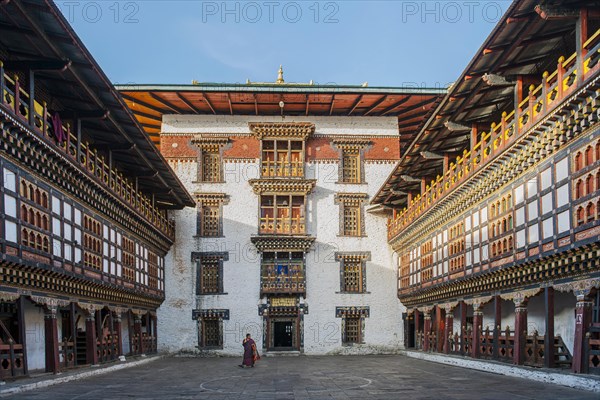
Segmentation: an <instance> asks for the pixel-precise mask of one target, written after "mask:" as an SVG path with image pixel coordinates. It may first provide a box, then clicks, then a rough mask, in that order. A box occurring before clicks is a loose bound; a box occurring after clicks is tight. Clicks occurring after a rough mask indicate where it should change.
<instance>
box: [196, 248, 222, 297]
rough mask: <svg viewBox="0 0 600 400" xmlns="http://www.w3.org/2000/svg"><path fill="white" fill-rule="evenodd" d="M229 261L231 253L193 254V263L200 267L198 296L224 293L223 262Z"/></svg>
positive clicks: (197, 281)
mask: <svg viewBox="0 0 600 400" xmlns="http://www.w3.org/2000/svg"><path fill="white" fill-rule="evenodd" d="M228 259H229V253H192V261H196V263H197V266H198V276H197V278H196V294H197V295H205V294H224V293H223V261H227V260H228Z"/></svg>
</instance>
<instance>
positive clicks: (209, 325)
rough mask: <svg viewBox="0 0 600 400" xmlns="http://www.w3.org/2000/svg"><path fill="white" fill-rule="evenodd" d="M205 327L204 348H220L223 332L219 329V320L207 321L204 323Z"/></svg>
mask: <svg viewBox="0 0 600 400" xmlns="http://www.w3.org/2000/svg"><path fill="white" fill-rule="evenodd" d="M202 322H203V325H204V330H203V336H204V346H206V347H218V346H220V344H221V343H220V342H221V332H220V331H221V330H220V329H219V320H218V319H205V320H203V321H202Z"/></svg>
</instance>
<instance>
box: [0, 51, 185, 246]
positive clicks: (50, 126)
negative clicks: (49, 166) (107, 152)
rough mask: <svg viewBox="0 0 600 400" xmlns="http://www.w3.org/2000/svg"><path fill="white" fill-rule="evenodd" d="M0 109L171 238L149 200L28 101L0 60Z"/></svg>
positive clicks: (40, 106) (164, 219) (43, 108)
mask: <svg viewBox="0 0 600 400" xmlns="http://www.w3.org/2000/svg"><path fill="white" fill-rule="evenodd" d="M0 94H1V97H0V106H3V107H4V108H5V109H7V110H8V111H10V112H11V113H12V114H14V115H15V116H16V117H17V118H18V119H19V120H20V121H21V122H23V123H25V124H28V125H29V127H30V128H31V129H32V130H33V131H34V132H35V133H36V134H38V135H39V136H40V137H42V138H44V139H45V142H46V143H49V144H51V145H52V146H53V147H54V148H56V149H58V150H59V151H61V152H62V153H63V154H65V155H66V156H67V157H68V158H69V159H70V160H71V161H72V162H74V163H75V164H77V165H78V166H80V167H81V168H82V169H83V170H84V171H86V172H87V173H88V174H89V175H91V176H93V177H94V178H95V180H96V181H97V182H99V183H100V184H101V185H102V186H103V187H104V188H106V189H107V190H108V191H109V192H111V193H112V194H113V195H115V196H116V197H118V198H119V199H120V200H122V201H123V202H125V203H126V204H128V205H129V206H131V207H132V208H133V209H134V210H136V211H137V212H138V213H139V214H140V215H141V216H143V217H145V219H146V220H148V221H149V222H151V223H152V225H154V226H155V227H156V228H158V229H159V230H160V231H161V232H163V233H165V234H166V235H167V236H168V237H170V238H174V234H175V226H174V224H173V222H171V221H169V220H168V219H167V217H166V216H165V215H164V214H163V213H162V212H161V211H160V210H159V209H158V208H156V207H154V206H153V205H152V202H151V200H150V199H149V198H148V197H146V196H145V195H143V194H141V193H140V192H139V191H137V190H136V189H135V185H134V184H133V183H132V182H131V181H129V180H128V179H127V178H125V177H124V176H123V174H122V173H121V172H120V171H119V170H118V169H116V168H114V167H112V168H111V167H110V166H109V165H108V163H107V160H106V159H105V158H104V157H103V156H102V155H99V154H98V152H97V150H96V149H94V148H93V147H92V146H91V145H90V144H89V143H88V142H84V141H83V140H79V139H78V137H77V135H76V134H74V133H73V132H72V131H71V126H70V125H69V124H63V123H62V121H61V120H60V117H59V115H58V114H57V113H54V114H52V113H51V112H50V111H49V110H48V106H47V104H46V102H43V103H41V104H40V103H39V102H38V101H36V100H34V99H30V97H29V94H28V93H27V92H26V91H25V89H24V88H23V87H22V86H21V84H20V82H19V78H18V76H17V75H15V76H14V77H13V78H11V77H9V76H8V74H7V73H6V72H5V70H4V66H3V63H2V62H1V61H0Z"/></svg>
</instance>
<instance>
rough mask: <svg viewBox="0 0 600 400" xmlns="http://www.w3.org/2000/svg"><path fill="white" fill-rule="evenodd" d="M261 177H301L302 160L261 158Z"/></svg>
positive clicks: (302, 172)
mask: <svg viewBox="0 0 600 400" xmlns="http://www.w3.org/2000/svg"><path fill="white" fill-rule="evenodd" d="M261 176H262V177H263V178H290V177H291V178H302V177H304V162H302V161H289V162H288V161H272V160H263V161H262V164H261Z"/></svg>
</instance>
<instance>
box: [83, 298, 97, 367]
mask: <svg viewBox="0 0 600 400" xmlns="http://www.w3.org/2000/svg"><path fill="white" fill-rule="evenodd" d="M85 359H86V362H87V363H88V364H92V365H94V364H98V339H97V336H96V318H95V310H94V309H91V311H89V312H88V313H87V316H86V318H85Z"/></svg>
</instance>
